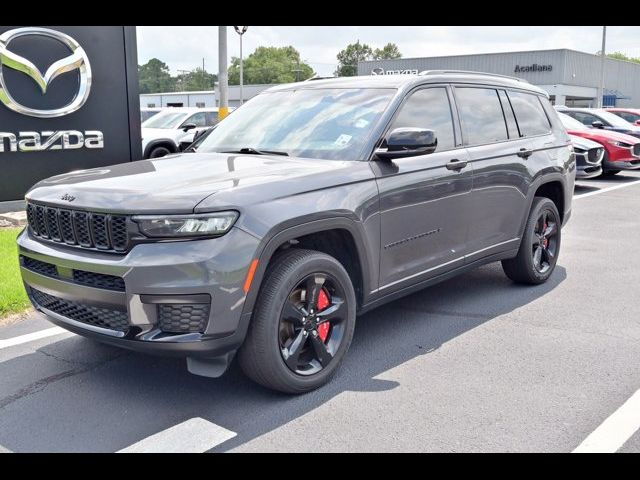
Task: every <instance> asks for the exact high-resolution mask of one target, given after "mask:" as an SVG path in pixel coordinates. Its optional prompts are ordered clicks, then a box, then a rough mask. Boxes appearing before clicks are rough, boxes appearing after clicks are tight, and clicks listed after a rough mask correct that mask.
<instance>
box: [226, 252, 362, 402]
mask: <svg viewBox="0 0 640 480" xmlns="http://www.w3.org/2000/svg"><path fill="white" fill-rule="evenodd" d="M322 279H324V280H322ZM320 281H322V283H320ZM315 285H319V287H315V288H316V289H319V290H323V291H324V292H325V293H322V294H321V295H323V296H324V299H323V301H324V302H325V305H324V310H321V305H320V302H319V301H318V300H317V299H318V296H319V290H318V292H316V293H314V286H315ZM307 287H308V288H307ZM330 292H331V293H330ZM312 298H315V299H316V300H312ZM327 298H331V300H330V302H334V301H335V306H336V307H337V308H335V309H334V310H332V309H331V307H333V306H334V303H329V307H327V306H326V301H327ZM292 299H293V300H292ZM314 305H317V307H318V308H317V311H315V310H314V309H313V306H314ZM292 306H293V307H294V308H293V309H290V308H289V307H292ZM301 311H302V312H305V313H303V314H300V318H294V317H296V315H297V314H298V313H299V312H301ZM330 311H335V312H336V315H337V317H336V318H337V320H336V323H335V324H334V323H330V322H333V320H331V321H327V320H326V319H327V318H329V315H328V313H329V312H330ZM291 312H293V315H289V313H291ZM323 312H326V314H327V317H326V318H325V320H321V319H320V317H321V315H324V314H323ZM332 315H333V314H332ZM332 318H333V317H332ZM292 319H293V320H292ZM314 319H315V322H316V323H315V325H316V326H317V325H318V324H319V322H322V321H325V323H330V329H325V331H322V329H321V328H320V327H319V326H317V327H315V328H314V327H313V326H310V323H313V322H312V321H313V320H314ZM355 320H356V296H355V291H354V288H353V285H352V283H351V279H350V278H349V275H348V273H347V272H346V270H345V269H344V267H343V266H342V265H341V264H340V262H338V261H337V260H336V259H335V258H333V257H331V256H329V255H326V254H324V253H320V252H316V251H314V250H303V249H290V250H286V251H284V252H283V253H281V254H280V255H279V256H278V257H276V258H275V259H274V260H272V262H271V264H270V266H269V269H268V270H267V273H266V275H265V278H264V280H263V283H262V286H261V288H260V293H259V295H258V300H257V302H256V305H255V308H254V313H253V318H252V319H251V324H250V325H249V331H248V332H247V337H246V339H245V341H244V343H243V345H242V346H241V347H240V349H239V350H238V361H239V363H240V367H241V368H242V370H243V372H244V373H245V375H247V376H248V377H249V378H251V379H252V380H253V381H255V382H256V383H259V384H260V385H263V386H265V387H267V388H270V389H273V390H277V391H280V392H284V393H290V394H301V393H305V392H309V391H311V390H315V389H316V388H318V387H320V386H322V385H324V384H325V383H327V382H328V381H329V380H330V379H331V377H332V376H333V374H334V373H335V371H336V370H337V368H338V367H339V365H340V363H341V362H342V360H343V359H344V356H345V354H346V352H347V350H348V349H349V345H350V344H351V340H352V338H353V331H354V327H355ZM325 327H326V326H325ZM318 332H320V334H319V333H318ZM328 332H330V333H328ZM320 339H322V341H321V343H319V340H320ZM296 345H298V347H296ZM294 353H297V356H296V357H295V358H293V357H294ZM309 359H310V360H309Z"/></svg>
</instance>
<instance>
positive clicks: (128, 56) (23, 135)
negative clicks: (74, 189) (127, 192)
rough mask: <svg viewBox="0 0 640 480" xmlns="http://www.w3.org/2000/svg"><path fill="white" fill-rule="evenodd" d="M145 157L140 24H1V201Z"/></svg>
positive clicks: (17, 198) (20, 196)
mask: <svg viewBox="0 0 640 480" xmlns="http://www.w3.org/2000/svg"><path fill="white" fill-rule="evenodd" d="M141 157H142V152H141V140H140V106H139V100H138V67H137V53H136V32H135V27H125V26H116V27H111V26H109V27H103V26H97V27H87V26H84V27H55V26H51V27H50V26H46V27H35V26H33V27H19V26H0V201H7V200H19V199H21V198H22V197H23V196H24V194H25V192H26V191H27V190H28V189H29V187H31V186H32V185H33V184H34V183H36V182H38V181H39V180H42V179H43V178H47V177H50V176H52V175H57V174H59V173H65V172H70V171H73V170H82V169H87V168H94V167H101V166H106V165H112V164H116V163H122V162H128V161H132V160H138V159H140V158H141Z"/></svg>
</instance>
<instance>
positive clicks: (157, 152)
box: [149, 147, 171, 158]
mask: <svg viewBox="0 0 640 480" xmlns="http://www.w3.org/2000/svg"><path fill="white" fill-rule="evenodd" d="M170 153H171V151H170V150H169V149H168V148H167V147H156V148H154V149H153V150H151V153H150V154H149V158H162V157H166V156H167V155H169V154H170Z"/></svg>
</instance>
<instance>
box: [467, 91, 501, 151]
mask: <svg viewBox="0 0 640 480" xmlns="http://www.w3.org/2000/svg"><path fill="white" fill-rule="evenodd" d="M456 103H457V105H458V111H459V112H460V117H461V118H462V124H463V126H464V138H465V144H467V145H482V144H485V143H493V142H499V141H502V140H507V138H508V136H507V126H506V124H505V119H504V115H503V114H502V106H501V104H500V99H499V98H498V92H497V91H496V90H494V89H490V88H475V87H473V88H467V87H456Z"/></svg>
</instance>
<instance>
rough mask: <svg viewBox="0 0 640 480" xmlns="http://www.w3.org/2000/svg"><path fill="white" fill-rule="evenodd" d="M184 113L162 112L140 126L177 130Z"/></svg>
mask: <svg viewBox="0 0 640 480" xmlns="http://www.w3.org/2000/svg"><path fill="white" fill-rule="evenodd" d="M186 115H187V114H186V113H179V112H162V113H159V114H157V115H154V116H153V117H151V118H150V119H149V120H147V121H146V122H144V123H143V124H142V126H143V127H145V128H178V125H180V123H182V120H184V117H185V116H186Z"/></svg>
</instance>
